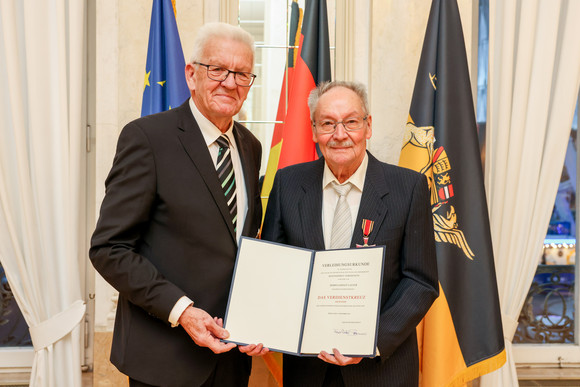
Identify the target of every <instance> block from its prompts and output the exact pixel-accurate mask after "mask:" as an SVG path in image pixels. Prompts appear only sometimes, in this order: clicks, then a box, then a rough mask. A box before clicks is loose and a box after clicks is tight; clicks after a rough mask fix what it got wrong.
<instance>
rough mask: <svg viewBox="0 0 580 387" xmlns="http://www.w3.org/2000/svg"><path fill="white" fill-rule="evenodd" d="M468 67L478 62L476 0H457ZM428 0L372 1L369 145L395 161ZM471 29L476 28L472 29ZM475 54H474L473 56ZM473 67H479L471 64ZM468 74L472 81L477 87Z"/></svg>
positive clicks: (413, 77)
mask: <svg viewBox="0 0 580 387" xmlns="http://www.w3.org/2000/svg"><path fill="white" fill-rule="evenodd" d="M458 4H459V9H460V13H461V19H462V23H463V30H464V34H465V43H466V48H467V52H468V62H469V65H470V68H473V66H471V63H472V62H475V63H477V62H476V59H477V52H476V51H475V52H473V51H472V47H473V48H474V49H475V50H476V49H477V45H476V44H475V45H473V44H472V42H473V41H474V38H475V39H476V38H477V32H476V31H477V13H478V2H477V0H458ZM430 6H431V0H406V1H400V0H375V1H373V2H372V11H371V49H370V60H369V62H368V66H369V73H370V75H369V84H368V86H369V98H370V104H371V112H372V116H373V137H372V138H371V140H370V141H369V149H370V150H371V152H373V154H374V155H375V156H377V157H378V158H379V159H380V160H382V161H385V162H388V163H393V164H397V162H398V160H399V153H400V147H401V144H402V136H403V129H404V125H405V124H406V122H407V116H408V114H409V106H410V104H411V97H412V94H413V87H414V85H415V77H416V73H417V66H418V65H419V57H420V55H421V49H422V47H423V39H424V37H425V27H426V25H427V18H428V17H429V10H430ZM474 31H475V33H474ZM473 58H475V59H473ZM475 69H476V70H477V66H476V67H475ZM475 79H476V78H475V77H474V76H472V86H474V85H475V86H477V84H476V83H475Z"/></svg>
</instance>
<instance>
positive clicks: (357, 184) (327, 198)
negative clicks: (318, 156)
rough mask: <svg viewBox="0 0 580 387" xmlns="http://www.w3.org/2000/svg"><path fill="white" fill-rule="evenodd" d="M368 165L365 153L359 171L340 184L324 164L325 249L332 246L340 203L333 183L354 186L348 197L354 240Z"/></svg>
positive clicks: (323, 211) (323, 221) (323, 216)
mask: <svg viewBox="0 0 580 387" xmlns="http://www.w3.org/2000/svg"><path fill="white" fill-rule="evenodd" d="M368 165H369V156H368V155H367V154H366V152H365V157H364V159H363V161H362V162H361V164H360V165H359V167H358V168H357V170H356V171H355V172H354V173H353V174H352V176H351V177H349V178H348V179H347V180H346V181H345V182H344V183H342V184H339V183H338V180H337V178H336V177H335V176H334V174H333V173H332V171H331V170H330V168H329V167H328V164H326V162H325V163H324V175H323V176H322V233H323V235H324V246H325V248H328V247H329V246H330V238H331V235H330V234H331V231H332V220H333V218H334V209H335V208H336V203H338V194H337V193H336V191H335V190H334V188H332V184H331V183H332V182H333V181H336V183H337V184H339V185H344V184H346V183H351V184H352V189H351V190H350V191H349V192H348V194H347V195H346V201H347V202H348V206H349V208H350V215H351V219H352V229H351V230H350V236H351V239H352V234H353V231H354V228H355V227H356V226H357V225H356V224H355V223H356V217H357V215H358V209H359V207H360V199H361V197H362V191H363V187H364V185H365V177H366V174H367V167H368Z"/></svg>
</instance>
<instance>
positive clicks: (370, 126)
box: [365, 114, 373, 140]
mask: <svg viewBox="0 0 580 387" xmlns="http://www.w3.org/2000/svg"><path fill="white" fill-rule="evenodd" d="M372 135H373V117H372V116H371V115H370V114H369V115H368V117H367V132H366V134H365V137H366V139H367V140H368V139H369V138H371V136H372Z"/></svg>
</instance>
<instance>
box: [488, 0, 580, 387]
mask: <svg viewBox="0 0 580 387" xmlns="http://www.w3.org/2000/svg"><path fill="white" fill-rule="evenodd" d="M489 4H490V9H489V21H490V25H489V33H490V38H489V82H488V85H489V86H488V116H487V117H488V119H487V139H486V144H487V145H486V147H487V151H486V152H487V153H486V167H485V168H486V171H485V172H486V176H485V178H486V186H487V192H488V196H489V197H488V202H489V211H490V221H491V231H492V239H493V243H494V252H495V260H496V272H497V279H498V287H499V294H500V303H501V308H502V320H503V325H504V336H505V345H506V350H507V358H508V361H507V363H506V365H504V367H502V368H501V369H499V370H498V371H495V372H494V373H491V374H488V375H485V376H483V377H482V378H481V386H483V387H486V386H490V387H491V386H493V387H498V386H499V387H501V386H517V385H518V380H517V374H516V368H515V362H514V359H513V350H512V343H511V342H512V339H513V336H514V333H515V331H516V328H517V324H518V322H517V320H518V316H519V313H520V310H521V308H522V306H523V303H524V300H525V297H526V295H527V293H528V290H529V288H530V285H531V282H532V279H533V276H534V273H535V270H536V267H537V265H538V261H539V257H540V256H541V251H542V245H543V240H544V237H545V235H546V230H547V228H548V223H549V219H550V215H551V212H552V208H553V203H554V200H555V197H556V193H557V190H558V183H559V181H560V174H561V173H560V171H561V169H562V165H563V162H564V155H565V151H566V146H567V143H568V137H569V134H570V130H571V124H572V118H573V115H574V107H575V103H576V100H577V98H578V88H579V85H580V39H578V37H579V36H580V23H579V22H578V20H580V2H579V1H565V0H490V2H489Z"/></svg>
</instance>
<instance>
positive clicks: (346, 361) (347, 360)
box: [318, 348, 362, 366]
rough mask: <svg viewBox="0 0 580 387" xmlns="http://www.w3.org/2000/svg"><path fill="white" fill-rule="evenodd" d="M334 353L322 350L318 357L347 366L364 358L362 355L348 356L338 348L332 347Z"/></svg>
mask: <svg viewBox="0 0 580 387" xmlns="http://www.w3.org/2000/svg"><path fill="white" fill-rule="evenodd" d="M332 353H333V354H332V355H331V354H329V353H328V352H325V351H322V352H320V353H319V354H318V358H319V359H320V360H323V361H325V362H327V363H330V364H336V365H338V366H346V365H350V364H358V363H360V361H361V360H362V357H348V356H344V355H342V354H341V353H340V352H339V351H338V349H336V348H333V349H332Z"/></svg>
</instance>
